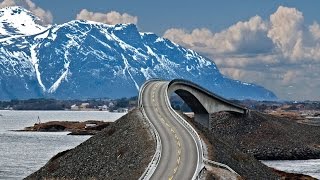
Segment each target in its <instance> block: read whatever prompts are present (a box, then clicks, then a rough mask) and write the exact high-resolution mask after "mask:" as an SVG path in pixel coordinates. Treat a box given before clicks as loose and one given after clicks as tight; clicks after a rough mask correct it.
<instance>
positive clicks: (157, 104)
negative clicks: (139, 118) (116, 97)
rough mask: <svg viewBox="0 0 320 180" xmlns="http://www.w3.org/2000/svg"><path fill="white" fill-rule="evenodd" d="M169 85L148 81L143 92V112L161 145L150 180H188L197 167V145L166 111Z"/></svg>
mask: <svg viewBox="0 0 320 180" xmlns="http://www.w3.org/2000/svg"><path fill="white" fill-rule="evenodd" d="M168 84H169V82H166V81H151V82H149V83H148V84H146V86H145V88H144V89H143V91H142V92H141V93H142V96H141V98H142V99H141V102H142V105H143V108H144V111H145V113H146V115H147V117H148V119H149V120H150V121H151V123H152V124H153V125H154V126H155V128H156V130H157V131H158V133H159V135H160V139H161V144H162V151H161V158H160V161H159V164H158V166H157V168H156V169H155V171H154V173H153V174H152V176H151V179H192V178H193V177H194V174H195V172H196V171H197V168H198V166H199V164H198V162H199V150H198V146H197V143H196V142H195V140H194V138H193V137H192V135H191V134H190V133H189V132H188V130H187V129H186V128H185V126H183V125H181V124H180V123H179V121H178V118H180V117H179V116H177V115H176V114H175V112H173V110H172V109H171V108H170V103H169V102H168V98H167V87H168Z"/></svg>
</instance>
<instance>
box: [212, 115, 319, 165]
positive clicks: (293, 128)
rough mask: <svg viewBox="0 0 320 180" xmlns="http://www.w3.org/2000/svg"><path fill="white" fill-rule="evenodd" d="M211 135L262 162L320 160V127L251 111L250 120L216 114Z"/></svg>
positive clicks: (237, 116)
mask: <svg viewBox="0 0 320 180" xmlns="http://www.w3.org/2000/svg"><path fill="white" fill-rule="evenodd" d="M210 123H211V130H210V132H211V133H214V134H215V136H216V137H217V138H219V139H222V140H223V141H224V142H228V143H230V144H231V145H233V146H234V147H237V148H239V149H240V150H241V151H242V152H244V153H246V154H249V155H253V156H254V157H256V158H257V159H260V160H282V159H319V158H320V127H318V126H311V125H306V124H300V123H297V122H296V121H294V120H293V119H288V118H279V117H277V116H273V115H268V114H264V113H260V112H257V111H251V113H250V115H249V116H248V117H242V116H239V115H235V114H232V113H228V112H219V113H216V114H215V115H214V116H213V118H212V120H211V122H210Z"/></svg>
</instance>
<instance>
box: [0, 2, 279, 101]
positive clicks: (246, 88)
mask: <svg viewBox="0 0 320 180" xmlns="http://www.w3.org/2000/svg"><path fill="white" fill-rule="evenodd" d="M17 9H19V10H17ZM2 11H4V12H5V13H4V14H10V12H9V13H8V12H7V11H20V13H18V14H17V13H11V15H12V16H31V15H30V13H28V11H27V10H24V9H22V8H21V7H13V8H5V9H0V12H2ZM22 12H24V13H22ZM6 18H7V19H10V18H8V17H6ZM15 18H17V17H15ZM31 18H34V17H32V16H31ZM20 19H30V18H27V17H23V18H20ZM0 22H1V13H0ZM0 24H1V23H0ZM31 24H32V23H31ZM33 24H36V23H33ZM31 26H32V25H31ZM34 26H39V28H40V29H41V31H34V33H33V34H30V33H29V34H28V33H25V34H22V33H20V32H22V30H19V29H18V30H16V31H17V32H19V33H20V34H19V33H13V34H9V35H8V34H6V36H5V37H3V36H0V59H1V60H0V99H15V98H18V99H26V98H36V97H53V98H57V99H76V98H92V97H95V98H98V97H106V96H109V97H111V98H114V97H124V96H134V95H136V94H137V92H138V89H139V87H140V86H141V85H142V84H143V82H144V81H145V80H147V79H150V78H161V79H166V80H171V79H175V78H179V79H187V80H190V81H193V82H196V83H198V84H199V85H201V86H204V87H205V88H207V89H209V90H210V91H213V92H215V93H217V94H219V95H221V96H224V97H226V98H235V99H246V98H249V99H261V100H268V99H276V96H275V95H274V94H273V93H272V92H271V91H269V90H267V89H265V88H263V87H261V86H257V85H254V84H249V83H243V82H240V81H236V80H232V79H229V78H227V77H225V76H223V75H222V74H221V73H220V72H219V70H218V68H217V67H216V65H215V64H214V62H213V61H211V60H209V59H207V58H205V57H203V56H201V55H200V54H198V53H196V52H195V51H192V50H190V49H186V48H183V47H182V46H180V45H178V44H175V43H174V42H171V41H169V40H168V39H165V38H162V37H159V36H157V35H156V34H154V33H144V32H139V31H138V29H137V27H136V26H135V25H134V24H117V25H107V24H103V23H96V22H92V21H85V20H73V21H70V22H66V23H63V24H60V25H48V26H46V27H45V26H41V25H39V24H37V25H34ZM40 26H41V27H40ZM8 27H18V26H17V25H15V24H9V26H8ZM19 27H20V26H19ZM22 27H23V26H22ZM1 28H2V29H1ZM23 28H24V27H23ZM36 28H37V27H36ZM3 29H4V30H3ZM6 31H8V30H7V29H6V27H4V26H1V27H0V32H6ZM1 35H2V34H1ZM17 85H18V86H17Z"/></svg>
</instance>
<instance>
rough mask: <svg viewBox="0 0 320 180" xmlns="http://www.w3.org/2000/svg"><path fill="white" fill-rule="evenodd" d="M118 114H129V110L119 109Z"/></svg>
mask: <svg viewBox="0 0 320 180" xmlns="http://www.w3.org/2000/svg"><path fill="white" fill-rule="evenodd" d="M117 112H118V113H127V112H128V109H127V108H118V109H117Z"/></svg>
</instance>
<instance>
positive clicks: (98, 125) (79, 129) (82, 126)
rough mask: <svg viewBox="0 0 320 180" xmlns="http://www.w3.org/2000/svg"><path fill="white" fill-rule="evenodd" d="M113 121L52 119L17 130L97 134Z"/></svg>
mask: <svg viewBox="0 0 320 180" xmlns="http://www.w3.org/2000/svg"><path fill="white" fill-rule="evenodd" d="M110 124H111V122H104V121H96V120H88V121H84V122H79V121H50V122H44V123H36V124H34V125H33V126H30V127H26V128H24V129H23V130H17V131H40V132H60V131H69V132H70V133H69V134H68V135H95V134H97V133H98V132H100V131H101V130H102V129H104V128H106V127H108V126H109V125H110Z"/></svg>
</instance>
